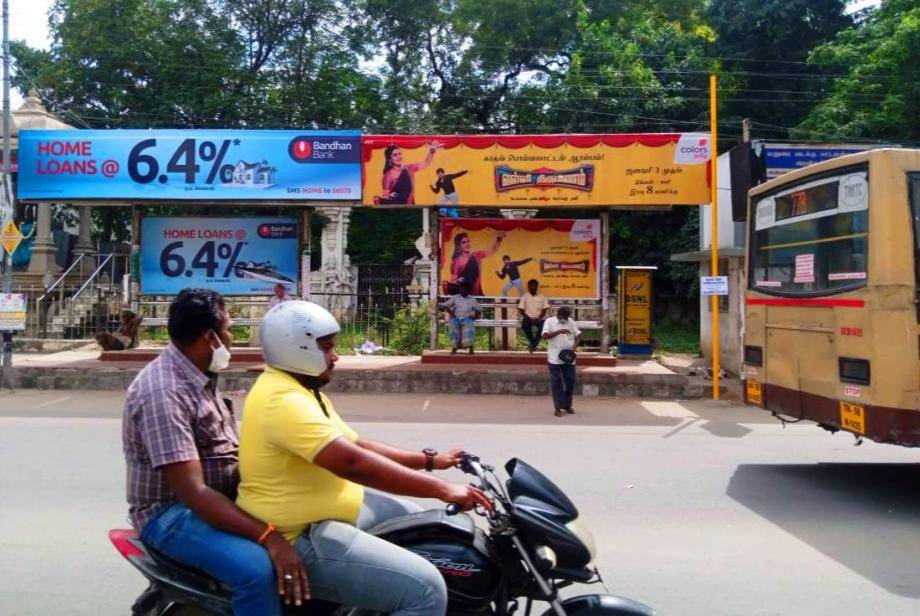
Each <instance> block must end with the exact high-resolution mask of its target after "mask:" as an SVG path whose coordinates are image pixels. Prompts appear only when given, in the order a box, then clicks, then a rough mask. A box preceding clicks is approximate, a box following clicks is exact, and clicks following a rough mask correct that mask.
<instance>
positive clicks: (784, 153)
mask: <svg viewBox="0 0 920 616" xmlns="http://www.w3.org/2000/svg"><path fill="white" fill-rule="evenodd" d="M868 149H870V146H860V145H800V144H794V143H767V144H765V147H764V150H765V152H764V154H765V164H766V168H767V179H768V180H772V179H773V178H775V177H779V176H781V175H783V174H784V173H788V172H790V171H795V170H796V169H801V168H802V167H807V166H808V165H813V164H815V163H820V162H824V161H825V160H831V159H832V158H837V157H838V156H846V155H847V154H855V153H857V152H865V151H866V150H868Z"/></svg>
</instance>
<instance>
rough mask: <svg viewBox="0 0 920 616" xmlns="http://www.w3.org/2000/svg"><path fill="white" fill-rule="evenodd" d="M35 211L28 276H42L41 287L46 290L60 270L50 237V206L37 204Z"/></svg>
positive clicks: (55, 250) (52, 240)
mask: <svg viewBox="0 0 920 616" xmlns="http://www.w3.org/2000/svg"><path fill="white" fill-rule="evenodd" d="M35 209H36V213H35V218H36V221H35V222H36V230H35V245H34V246H33V247H32V258H31V260H30V261H29V274H32V275H35V276H42V286H43V287H44V288H46V289H47V288H48V287H50V286H51V285H52V283H54V276H55V274H57V273H58V271H59V269H60V268H58V266H57V263H56V262H55V258H54V257H55V253H56V252H57V249H56V248H55V246H54V239H53V238H52V236H51V204H50V203H39V204H38V205H37V206H36V208H35Z"/></svg>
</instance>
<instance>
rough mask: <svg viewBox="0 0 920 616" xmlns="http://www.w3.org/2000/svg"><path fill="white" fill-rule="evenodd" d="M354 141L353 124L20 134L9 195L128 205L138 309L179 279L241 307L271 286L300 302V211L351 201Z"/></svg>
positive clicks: (305, 274) (171, 291) (355, 174)
mask: <svg viewBox="0 0 920 616" xmlns="http://www.w3.org/2000/svg"><path fill="white" fill-rule="evenodd" d="M360 148H361V141H360V133H359V132H358V131H311V130H31V131H28V130H23V131H21V133H20V135H19V178H18V180H19V181H18V197H19V199H20V201H23V202H37V203H43V202H54V203H62V202H66V203H72V204H75V205H77V206H78V207H95V206H98V207H108V206H126V205H130V206H132V207H133V210H132V218H131V257H130V278H129V284H127V285H126V288H125V302H126V303H128V304H130V305H131V306H132V308H133V309H134V310H135V311H136V312H137V311H138V310H139V308H140V306H141V305H152V307H153V310H154V313H156V307H157V305H158V304H166V303H168V299H169V297H170V296H173V295H175V294H176V293H178V292H179V291H180V290H181V289H183V288H186V287H205V288H210V289H214V290H215V291H218V292H220V293H221V294H223V295H224V296H227V297H232V298H234V301H236V302H239V303H242V304H246V303H248V302H254V301H255V300H254V298H255V297H260V298H264V297H265V296H268V295H271V294H272V292H273V289H274V287H275V285H277V284H281V285H283V286H284V287H285V289H286V290H287V292H288V293H289V294H290V295H292V296H300V297H303V298H306V297H309V294H310V286H309V284H310V281H309V274H310V261H309V255H310V213H311V211H312V209H313V208H314V207H317V206H321V205H325V206H329V205H333V206H334V205H345V206H347V205H353V204H354V203H355V202H357V201H358V200H359V199H360V194H361V182H360V177H361V167H360V163H361V158H360ZM154 206H156V208H155V210H154ZM269 207H271V208H275V209H274V210H269V209H268V208H269ZM278 208H284V209H283V212H285V213H284V214H281V215H279V214H278ZM260 210H264V211H265V214H264V215H262V214H260ZM152 211H156V212H157V214H156V215H153V214H152V213H151V212H152ZM97 273H98V272H97ZM94 275H95V274H94ZM259 303H264V299H261V300H260V302H259ZM162 315H165V311H160V314H159V315H157V316H156V317H154V318H153V319H150V320H148V322H147V323H148V324H152V325H157V324H160V323H158V321H163V320H164V319H163V318H162Z"/></svg>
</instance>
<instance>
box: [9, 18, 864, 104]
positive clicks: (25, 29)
mask: <svg viewBox="0 0 920 616" xmlns="http://www.w3.org/2000/svg"><path fill="white" fill-rule="evenodd" d="M9 1H10V38H11V39H14V40H16V39H25V41H26V42H27V43H28V44H29V45H30V46H31V47H38V48H41V49H48V47H49V46H50V44H51V41H50V39H49V37H48V10H49V9H50V8H51V2H52V0H9ZM880 1H881V0H854V1H853V2H852V4H851V6H850V10H859V9H863V8H866V7H868V6H877V5H878V4H879V3H880ZM20 105H22V93H20V92H17V91H16V90H15V89H13V90H11V91H10V107H11V108H12V109H18V108H19V106H20Z"/></svg>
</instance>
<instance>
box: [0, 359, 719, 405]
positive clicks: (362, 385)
mask: <svg viewBox="0 0 920 616" xmlns="http://www.w3.org/2000/svg"><path fill="white" fill-rule="evenodd" d="M140 369H141V368H140V367H137V368H124V367H122V368H105V367H99V368H94V369H92V370H85V369H82V370H81V369H78V368H40V367H30V368H26V369H19V370H17V371H16V378H15V384H14V385H15V387H16V388H17V389H45V390H108V391H119V390H122V391H123V390H126V389H127V388H128V386H129V385H130V384H131V381H132V380H134V377H135V376H136V375H137V373H138V372H140ZM257 377H258V372H254V371H252V370H239V369H237V370H227V371H225V372H222V373H221V388H222V389H223V390H224V391H233V390H241V389H242V390H248V389H249V388H250V387H251V386H252V384H253V383H254V382H255V379H256V378H257ZM328 390H329V391H332V392H344V393H380V394H407V393H426V394H491V395H515V396H546V395H548V394H549V379H548V378H547V376H546V375H545V374H544V373H543V372H542V371H534V372H523V373H522V372H502V371H496V370H494V369H492V370H470V369H462V370H461V369H458V370H442V371H422V370H386V369H375V370H339V371H337V372H336V375H335V379H334V380H333V381H332V382H331V383H330V384H329V386H328ZM575 393H576V395H580V396H586V397H600V398H605V397H615V398H619V397H629V398H656V399H669V400H674V399H678V398H684V399H686V398H699V397H702V396H703V395H704V392H703V388H702V387H700V386H698V385H695V384H691V383H689V380H688V379H687V377H686V376H683V375H679V374H603V373H592V372H584V373H579V375H578V384H577V386H576V392H575Z"/></svg>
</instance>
